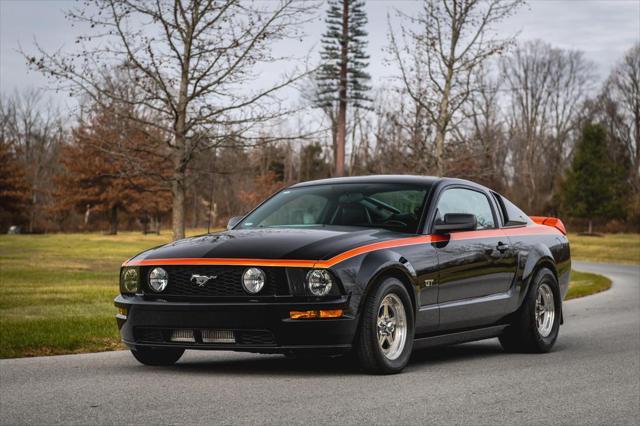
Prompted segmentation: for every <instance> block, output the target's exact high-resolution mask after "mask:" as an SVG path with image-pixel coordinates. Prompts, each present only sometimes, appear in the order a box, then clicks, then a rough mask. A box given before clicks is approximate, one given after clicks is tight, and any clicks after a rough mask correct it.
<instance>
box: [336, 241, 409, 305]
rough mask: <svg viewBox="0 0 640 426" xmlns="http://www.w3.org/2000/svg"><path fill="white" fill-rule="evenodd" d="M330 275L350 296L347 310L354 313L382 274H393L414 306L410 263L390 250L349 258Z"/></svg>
mask: <svg viewBox="0 0 640 426" xmlns="http://www.w3.org/2000/svg"><path fill="white" fill-rule="evenodd" d="M332 272H333V273H334V274H336V275H338V277H339V278H340V280H341V281H342V283H343V285H344V286H345V288H346V289H347V291H349V292H350V293H351V303H350V305H351V307H352V309H353V310H354V311H355V313H357V314H359V313H360V312H361V311H362V306H363V303H364V300H365V299H366V297H367V295H368V294H369V292H370V291H371V289H372V288H373V285H374V283H376V282H377V279H378V278H379V277H381V276H383V275H384V274H394V275H396V276H398V278H400V279H401V280H402V281H403V282H404V283H405V284H407V283H408V284H409V285H408V288H407V290H410V291H409V296H410V297H411V299H412V301H413V304H414V307H416V306H417V303H416V301H417V300H419V298H418V288H417V285H416V283H417V280H418V277H417V273H416V270H415V269H414V267H413V266H412V265H411V263H410V262H409V261H408V260H407V259H405V258H404V257H402V255H400V254H399V253H397V252H394V251H393V250H380V251H375V252H370V253H366V254H363V255H362V256H358V257H356V258H353V259H349V260H347V261H345V262H343V263H340V264H339V265H336V266H335V267H334V268H332Z"/></svg>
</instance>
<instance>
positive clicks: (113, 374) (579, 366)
mask: <svg viewBox="0 0 640 426" xmlns="http://www.w3.org/2000/svg"><path fill="white" fill-rule="evenodd" d="M575 267H576V269H579V270H584V271H593V272H596V273H601V274H605V275H607V276H609V277H611V278H612V280H613V282H614V285H613V288H612V289H611V290H609V291H607V292H604V293H600V294H597V295H593V296H590V297H586V298H583V299H577V300H573V301H569V302H567V303H566V304H565V314H566V316H565V325H564V326H563V327H561V329H560V337H559V340H558V342H557V344H556V347H555V350H554V351H553V352H552V353H549V354H545V355H513V354H506V353H504V352H503V351H502V350H501V349H500V346H499V344H498V342H497V340H496V339H492V340H487V341H484V342H478V343H470V344H464V345H459V346H455V347H450V348H444V349H438V350H433V349H431V350H425V351H421V352H418V353H416V354H415V355H414V357H413V359H412V361H411V363H410V364H409V366H408V368H407V369H406V370H405V372H403V373H402V374H399V375H394V376H368V375H363V374H361V373H359V372H357V371H355V370H354V369H353V368H352V367H350V366H349V365H346V364H345V363H343V362H341V361H338V360H324V361H316V362H311V361H298V360H296V361H291V360H288V359H286V358H284V357H282V356H275V355H274V356H269V355H245V354H236V353H233V352H229V353H224V352H204V353H203V352H200V353H199V352H193V351H192V352H190V353H189V352H187V354H186V355H185V356H184V357H183V359H182V360H181V361H180V362H179V363H178V364H177V365H176V366H174V367H170V368H156V367H144V366H141V365H139V364H138V363H137V362H136V361H135V360H134V359H133V357H132V356H131V355H130V354H129V353H128V352H109V353H99V354H86V355H67V356H56V357H41V358H28V359H16V360H2V361H0V423H2V424H22V423H31V424H52V423H65V424H71V423H75V424H96V423H104V424H115V423H119V424H123V423H145V424H150V423H154V424H165V423H225V424H229V423H278V424H280V423H340V424H343V423H358V424H362V423H375V424H378V423H391V424H409V423H412V424H415V423H423V424H424V423H427V422H429V423H456V424H459V423H465V424H493V423H501V424H504V423H506V424H530V423H531V424H533V423H535V424H551V423H553V424H557V423H561V424H607V425H610V424H638V422H639V419H640V267H638V266H621V265H605V264H586V263H578V262H576V263H575Z"/></svg>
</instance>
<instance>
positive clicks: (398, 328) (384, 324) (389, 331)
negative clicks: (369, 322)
mask: <svg viewBox="0 0 640 426" xmlns="http://www.w3.org/2000/svg"><path fill="white" fill-rule="evenodd" d="M377 334H378V346H379V347H380V350H381V352H382V354H383V355H384V356H385V357H386V358H387V359H390V360H394V359H397V358H398V357H399V356H400V355H401V354H402V352H403V350H404V346H405V343H406V341H407V313H406V311H405V308H404V304H403V303H402V300H400V297H398V296H397V295H396V294H395V293H389V294H387V295H386V296H385V297H384V298H383V299H382V302H381V303H380V307H379V308H378V318H377Z"/></svg>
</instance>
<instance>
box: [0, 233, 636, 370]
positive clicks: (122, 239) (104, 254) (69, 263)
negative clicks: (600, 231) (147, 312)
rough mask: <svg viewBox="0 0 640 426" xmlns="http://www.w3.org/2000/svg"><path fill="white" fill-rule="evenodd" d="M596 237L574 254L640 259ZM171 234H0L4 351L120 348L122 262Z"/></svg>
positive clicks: (630, 247)
mask: <svg viewBox="0 0 640 426" xmlns="http://www.w3.org/2000/svg"><path fill="white" fill-rule="evenodd" d="M197 233H201V232H195V231H194V232H191V235H194V234H197ZM594 238H595V237H578V236H571V241H572V245H573V255H574V256H575V257H576V258H581V259H585V260H586V259H588V260H604V261H607V260H609V261H619V260H620V259H621V258H622V259H623V260H627V261H630V262H632V261H640V260H638V253H637V252H638V248H639V242H638V235H635V236H625V235H623V236H617V235H615V236H606V237H604V238H596V239H594ZM169 239H170V234H169V232H165V233H164V234H163V235H160V236H157V235H141V234H140V233H130V232H124V233H121V234H120V235H118V236H107V235H101V234H52V235H0V358H13V357H22V356H37V355H53V354H64V353H75V352H92V351H103V350H112V349H118V348H121V347H122V346H121V345H120V343H119V336H118V331H117V327H116V323H115V319H114V315H115V307H114V306H113V298H114V297H115V296H116V294H117V292H118V272H119V267H120V264H121V263H122V262H123V261H124V260H126V259H127V258H129V257H131V256H133V255H134V254H136V253H138V252H140V251H142V250H144V249H146V248H149V247H153V246H156V245H159V244H163V243H165V242H167V241H168V240H169ZM618 244H621V245H622V246H623V247H622V248H620V247H618ZM592 245H595V247H591V246H592ZM634 250H635V254H634ZM612 253H619V254H618V255H617V256H616V255H613V254H612ZM589 256H597V257H596V258H594V257H589ZM622 256H624V257H622ZM572 278H573V280H572V284H571V288H570V291H569V296H568V297H580V296H583V295H586V294H591V293H593V292H597V291H602V290H604V289H606V288H608V286H609V285H610V283H609V282H608V280H607V279H606V278H603V277H599V276H597V275H593V274H586V273H580V272H574V274H573V277H572Z"/></svg>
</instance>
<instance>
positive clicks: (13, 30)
mask: <svg viewBox="0 0 640 426" xmlns="http://www.w3.org/2000/svg"><path fill="white" fill-rule="evenodd" d="M74 3H75V2H73V1H68V0H67V1H63V0H0V92H1V93H2V94H3V95H7V94H11V93H13V92H14V91H15V90H22V89H26V88H30V87H46V80H45V79H44V77H42V76H41V75H40V74H38V73H34V72H29V71H28V70H27V67H26V65H25V61H24V58H23V57H22V56H21V54H20V53H18V52H17V51H16V50H17V49H18V46H19V45H22V47H23V48H24V49H25V50H26V51H33V40H34V39H35V40H37V41H38V43H39V44H40V45H42V46H43V47H44V48H46V49H48V50H57V49H59V48H62V49H63V50H70V49H73V47H74V42H73V41H74V37H75V36H76V35H77V29H75V28H73V27H71V26H70V25H69V22H68V21H67V20H66V19H65V17H64V11H65V10H67V9H69V8H70V7H72V6H73V5H74ZM394 7H396V8H399V9H402V10H403V11H404V12H405V13H414V12H417V10H418V9H419V8H420V2H418V1H398V0H394V1H383V0H367V9H366V10H367V14H368V18H369V28H368V31H369V35H370V38H369V53H370V55H371V59H370V69H369V71H370V73H371V75H372V78H373V81H372V83H373V85H374V86H379V85H381V84H382V83H383V82H384V78H385V77H387V76H390V75H393V74H395V70H394V68H393V67H392V66H389V65H385V61H384V59H385V57H386V54H385V53H384V51H383V49H384V48H385V47H386V46H388V38H387V14H388V13H392V9H393V8H394ZM323 18H324V17H319V18H318V19H317V20H316V21H315V22H313V23H310V24H308V25H307V28H305V32H306V34H307V37H306V39H305V40H303V41H302V42H294V41H288V42H287V43H289V44H294V45H290V46H289V45H283V44H280V45H278V49H286V50H282V52H287V51H289V49H291V50H290V51H293V52H306V51H309V50H310V49H314V48H317V46H318V40H319V37H320V35H321V34H322V32H323V31H324V23H323ZM498 31H499V32H500V33H501V35H505V36H506V35H510V34H515V33H518V32H519V34H520V35H519V38H518V39H519V40H521V41H524V40H531V39H537V38H539V39H542V40H544V41H546V42H549V43H551V44H553V45H554V46H557V47H561V48H566V49H578V50H582V51H584V52H585V55H586V57H587V58H588V59H590V60H592V61H593V62H594V63H595V65H596V70H595V71H596V73H597V74H598V76H599V77H600V79H603V78H605V77H606V75H607V73H608V72H609V70H610V69H611V67H612V66H613V65H614V64H615V62H616V61H618V60H619V59H620V58H621V56H622V55H623V53H624V52H625V51H626V50H627V49H629V47H631V46H632V45H633V44H634V43H635V42H637V41H640V0H529V2H528V5H527V6H525V7H524V8H522V9H521V10H520V11H519V13H518V14H517V15H516V16H514V17H512V18H510V19H509V20H508V21H506V22H504V23H503V24H502V25H501V26H500V28H498ZM282 52H279V53H280V54H282ZM317 57H318V55H317V53H315V54H314V55H313V56H312V58H314V59H317ZM52 96H54V98H55V100H56V102H59V103H65V98H64V96H63V95H57V96H56V95H52Z"/></svg>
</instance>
